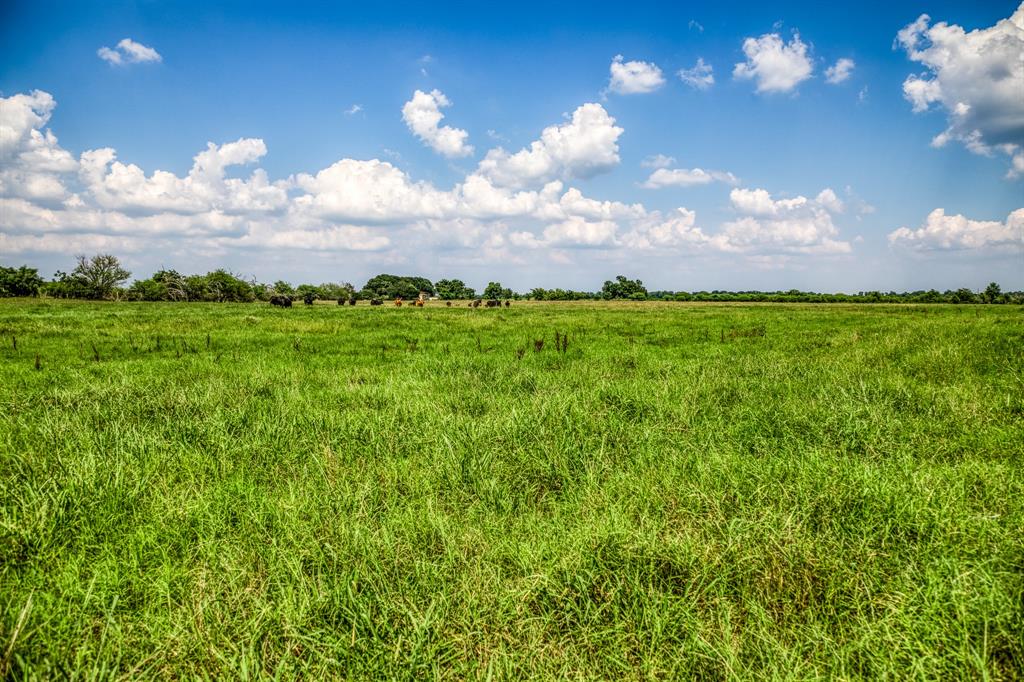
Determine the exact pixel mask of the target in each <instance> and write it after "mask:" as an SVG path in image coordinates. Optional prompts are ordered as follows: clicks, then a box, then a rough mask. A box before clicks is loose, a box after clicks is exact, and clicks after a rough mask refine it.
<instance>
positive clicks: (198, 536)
mask: <svg viewBox="0 0 1024 682" xmlns="http://www.w3.org/2000/svg"><path fill="white" fill-rule="evenodd" d="M556 334H557V335H558V339H559V341H556ZM563 334H564V335H565V338H567V340H568V341H567V344H563V343H562V341H561V339H562V338H563V337H562V335H563ZM0 340H2V344H3V346H2V348H0V505H2V506H0V654H2V656H3V659H2V661H0V664H2V666H3V667H4V669H3V670H0V676H3V675H4V674H5V673H6V674H7V675H9V676H10V677H12V678H33V677H37V678H52V677H59V676H63V675H65V674H72V673H75V674H77V675H79V676H82V677H96V678H110V677H120V678H136V677H157V678H180V677H192V676H196V675H201V676H211V677H224V676H228V677H245V678H251V677H257V676H261V675H267V676H270V675H275V674H277V675H279V676H280V677H282V678H283V679H291V678H294V677H296V676H297V675H303V676H305V677H307V678H310V679H318V678H323V677H349V678H381V677H388V678H406V679H420V678H424V677H434V676H437V677H445V678H466V677H469V678H485V677H496V678H505V679H521V678H524V677H537V678H551V677H571V678H574V679H578V678H606V679H639V678H651V677H654V678H665V679H681V678H682V679H685V678H691V677H698V676H699V677H709V678H723V677H739V678H763V677H768V676H774V677H784V678H811V677H825V676H827V677H846V678H853V677H881V676H889V677H893V678H897V679H904V678H928V679H937V678H964V677H967V678H979V679H980V678H985V677H988V678H991V679H1015V678H1020V677H1021V676H1022V669H1024V634H1022V633H1024V310H1022V309H1021V308H1017V307H1009V306H938V305H937V306H909V305H907V306H881V305H878V306H868V305H862V306H841V305H828V306H825V305H822V306H814V305H701V304H680V303H664V304H662V303H635V304H627V303H622V304H616V303H603V302H601V303H546V304H544V303H537V304H525V303H516V304H513V306H512V307H511V308H502V309H497V310H494V309H470V308H468V307H466V306H465V305H464V304H461V305H459V306H456V307H453V308H447V307H445V306H444V305H443V304H441V303H439V302H431V303H430V304H428V306H427V307H426V308H420V309H417V308H410V307H408V306H403V307H402V308H395V307H394V306H392V305H387V306H382V307H379V308H370V307H368V306H365V304H361V305H360V306H357V307H354V308H353V307H349V306H337V305H333V304H332V305H315V306H308V307H307V306H302V305H299V306H297V307H295V308H292V309H276V308H272V307H271V306H269V305H267V304H252V305H243V304H220V305H218V304H160V303H82V302H65V301H53V300H40V301H33V300H0Z"/></svg>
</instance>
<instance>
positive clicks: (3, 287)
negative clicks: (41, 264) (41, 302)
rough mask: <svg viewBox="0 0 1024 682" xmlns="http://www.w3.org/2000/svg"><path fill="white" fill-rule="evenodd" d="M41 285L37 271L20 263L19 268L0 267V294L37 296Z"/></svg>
mask: <svg viewBox="0 0 1024 682" xmlns="http://www.w3.org/2000/svg"><path fill="white" fill-rule="evenodd" d="M42 286H43V278H42V277H40V276H39V271H38V270H37V269H35V268H30V267H28V266H26V265H22V266H21V267H20V268H4V267H0V296H3V297H9V296H37V295H39V289H40V287H42Z"/></svg>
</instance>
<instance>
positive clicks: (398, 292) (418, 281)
mask: <svg viewBox="0 0 1024 682" xmlns="http://www.w3.org/2000/svg"><path fill="white" fill-rule="evenodd" d="M421 291H422V292H425V293H427V294H430V295H431V296H433V295H434V285H433V284H431V283H430V280H429V279H425V278H423V277H403V276H399V275H387V274H383V275H377V276H376V277H371V278H370V279H369V280H368V281H367V282H366V284H365V285H364V286H363V289H362V291H360V292H359V295H360V297H361V298H398V297H399V296H401V297H402V298H404V299H413V298H416V297H417V296H419V295H420V292H421Z"/></svg>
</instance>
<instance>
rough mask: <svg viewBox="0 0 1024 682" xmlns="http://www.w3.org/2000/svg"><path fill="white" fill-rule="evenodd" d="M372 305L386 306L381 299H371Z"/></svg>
mask: <svg viewBox="0 0 1024 682" xmlns="http://www.w3.org/2000/svg"><path fill="white" fill-rule="evenodd" d="M370 305H384V301H382V300H380V299H379V298H371V299H370Z"/></svg>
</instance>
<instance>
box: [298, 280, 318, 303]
mask: <svg viewBox="0 0 1024 682" xmlns="http://www.w3.org/2000/svg"><path fill="white" fill-rule="evenodd" d="M295 295H296V296H298V297H300V298H301V299H303V300H306V299H307V298H311V299H312V300H314V301H315V300H317V299H321V298H324V295H323V292H322V291H320V287H318V286H314V285H312V284H300V285H299V286H297V287H295Z"/></svg>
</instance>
